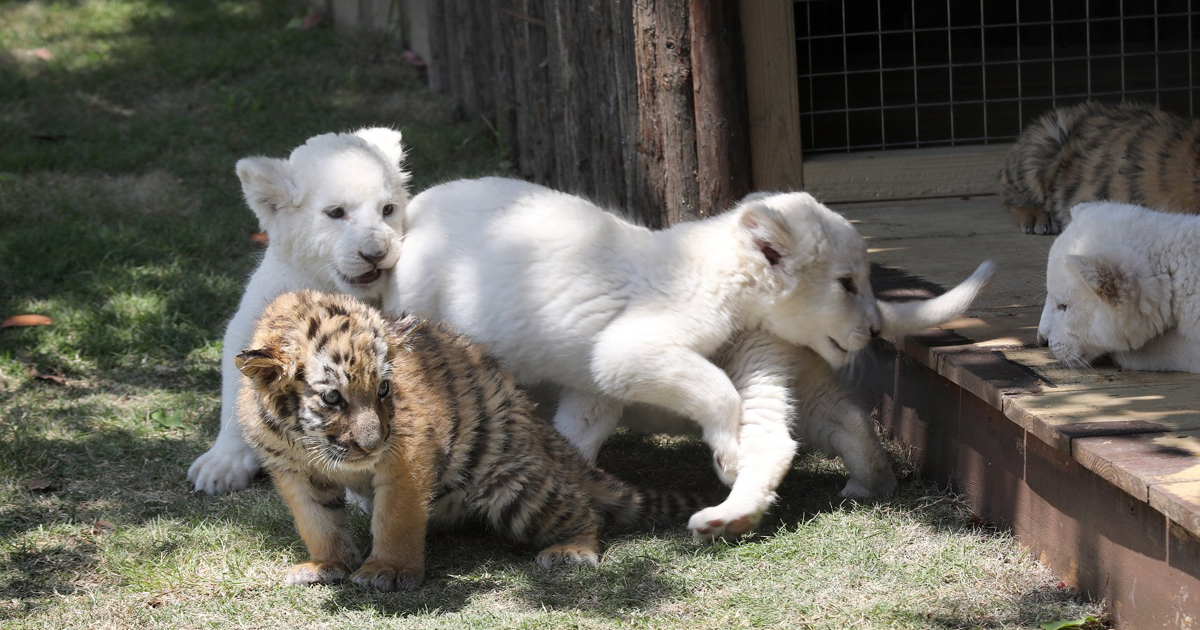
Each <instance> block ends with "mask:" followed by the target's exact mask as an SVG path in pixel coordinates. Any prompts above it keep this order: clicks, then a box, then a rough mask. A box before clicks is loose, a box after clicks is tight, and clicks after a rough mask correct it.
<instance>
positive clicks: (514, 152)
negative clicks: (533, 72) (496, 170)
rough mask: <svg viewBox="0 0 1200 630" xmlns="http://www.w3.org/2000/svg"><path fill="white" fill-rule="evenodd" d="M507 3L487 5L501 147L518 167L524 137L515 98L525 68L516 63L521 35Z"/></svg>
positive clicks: (501, 0) (499, 1) (496, 1)
mask: <svg viewBox="0 0 1200 630" xmlns="http://www.w3.org/2000/svg"><path fill="white" fill-rule="evenodd" d="M507 2H508V0H490V2H488V5H489V6H488V18H489V19H490V20H491V31H492V34H493V35H492V38H491V41H492V87H493V90H494V92H495V96H494V98H495V121H496V122H495V124H496V131H497V133H498V135H499V142H500V147H501V149H502V150H503V151H504V154H505V157H506V158H507V159H508V160H509V161H510V162H512V163H513V164H517V163H518V161H519V160H520V159H521V148H520V143H521V138H520V136H519V135H518V134H517V117H518V116H519V112H518V103H517V95H516V89H517V88H516V85H517V81H518V79H517V74H518V73H524V72H525V71H526V70H525V68H524V67H518V66H517V62H516V51H517V48H518V46H517V41H518V39H519V35H518V33H517V31H518V27H517V25H516V20H513V19H512V15H511V13H507V12H505V11H504V10H503V9H509V10H510V11H511V10H512V9H511V7H509V6H508V5H507V4H502V3H507Z"/></svg>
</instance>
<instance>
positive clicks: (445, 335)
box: [237, 291, 701, 590]
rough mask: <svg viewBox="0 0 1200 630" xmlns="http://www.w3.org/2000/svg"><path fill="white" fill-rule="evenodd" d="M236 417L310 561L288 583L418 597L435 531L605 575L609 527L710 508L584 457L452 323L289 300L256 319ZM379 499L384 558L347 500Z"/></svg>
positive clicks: (327, 298)
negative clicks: (637, 483) (487, 535)
mask: <svg viewBox="0 0 1200 630" xmlns="http://www.w3.org/2000/svg"><path fill="white" fill-rule="evenodd" d="M237 364H238V369H239V370H241V371H242V373H243V375H244V377H245V387H243V388H242V394H241V398H240V399H239V401H238V417H239V420H240V422H241V423H242V427H243V432H244V434H245V436H246V440H247V442H249V443H250V445H251V446H253V447H254V449H255V451H256V452H257V453H258V454H259V455H260V456H261V457H262V459H263V461H264V465H265V466H266V468H267V470H268V471H270V473H271V475H272V478H273V479H274V481H275V484H276V486H277V487H278V489H279V491H280V493H281V494H282V495H283V496H284V498H285V499H286V500H287V502H288V505H289V506H290V507H291V509H292V513H293V515H294V516H295V519H296V525H297V528H298V529H299V531H300V536H301V538H303V539H304V542H305V544H306V545H307V546H308V549H309V553H310V555H311V559H310V560H309V562H306V563H303V564H300V565H296V566H295V567H293V568H292V570H291V571H290V573H289V574H288V582H289V583H294V584H299V583H314V582H332V581H339V580H342V579H345V578H346V577H347V576H349V577H350V579H351V580H353V581H354V582H356V583H358V584H362V585H364V586H371V587H374V588H377V589H380V590H394V589H409V588H414V587H416V586H417V585H418V584H420V582H421V580H422V577H423V575H424V541H425V531H426V526H427V525H438V524H445V525H452V524H456V523H461V522H464V521H477V522H483V523H485V524H487V525H489V526H490V527H491V528H492V529H494V530H496V531H498V532H500V533H502V534H504V535H506V536H507V537H509V538H511V539H512V540H514V541H517V542H519V543H524V544H529V545H534V546H537V547H538V548H540V549H541V552H540V553H539V554H538V557H537V560H538V563H539V564H541V565H543V566H546V567H549V566H552V565H554V564H556V563H559V562H568V563H579V562H582V563H589V564H595V563H596V562H597V560H598V551H599V543H598V541H597V531H598V529H599V527H600V526H601V524H602V522H604V521H611V522H615V523H617V524H619V525H623V526H638V525H641V526H645V525H653V524H667V523H672V522H676V521H681V520H682V519H683V517H684V516H685V515H686V514H688V513H690V512H691V511H692V510H694V509H695V508H696V507H698V506H699V505H700V503H701V500H700V499H699V498H684V497H681V496H678V495H672V494H661V493H656V492H652V491H643V490H638V489H635V488H632V487H630V486H628V485H626V484H624V483H622V482H620V481H618V480H616V479H615V478H613V477H611V476H610V475H608V474H607V473H604V472H603V471H601V470H599V469H597V468H596V467H594V466H593V465H592V464H590V463H588V462H587V461H586V460H584V459H583V457H581V456H580V455H579V454H578V453H577V452H576V451H575V450H574V448H573V447H572V446H571V445H570V444H569V443H568V442H567V441H566V439H565V438H563V437H561V436H560V435H559V434H558V433H557V432H556V431H555V430H554V428H553V427H552V426H551V425H550V424H549V423H548V422H546V421H544V420H542V419H540V418H537V417H536V416H535V415H534V413H533V404H532V403H531V402H530V401H529V400H528V399H527V397H526V396H525V394H524V393H523V392H522V391H521V390H520V389H518V388H517V386H516V382H515V381H514V379H513V378H512V376H510V375H509V374H508V373H507V372H506V371H505V370H504V369H503V368H501V366H500V365H499V363H498V362H497V361H496V360H495V359H494V358H493V357H492V356H491V355H489V354H488V353H487V352H485V351H484V350H483V348H482V347H480V346H478V345H475V344H472V343H471V342H470V341H469V340H468V339H467V338H466V337H464V336H462V335H459V334H457V333H456V332H454V331H453V330H452V329H450V328H449V327H448V326H446V325H444V324H433V323H429V322H427V321H425V320H422V319H418V318H415V317H407V316H406V317H402V318H399V319H392V318H387V317H385V316H383V315H382V314H380V313H379V311H377V310H376V309H374V308H372V307H369V306H367V305H366V304H363V303H362V302H359V301H357V300H355V299H354V298H351V297H348V296H344V295H328V294H321V293H317V292H312V291H302V292H297V293H289V294H285V295H283V296H281V297H279V298H278V299H276V300H275V301H274V302H272V303H271V305H270V306H268V307H267V309H266V311H265V312H264V314H263V315H262V317H261V318H260V319H259V322H258V325H257V328H256V330H255V333H254V336H253V338H252V341H251V349H249V350H246V351H244V352H242V353H241V354H240V355H238V358H237ZM347 488H349V489H350V490H353V491H354V492H356V493H358V494H359V495H362V496H364V497H370V498H372V499H373V512H372V519H371V533H372V537H373V543H372V547H371V549H372V551H371V555H370V556H369V557H368V558H367V559H366V560H365V561H362V560H361V555H360V554H359V552H358V550H357V548H356V547H355V546H354V543H353V541H352V540H351V539H350V536H349V534H348V532H347V529H346V522H345V514H344V510H345V501H344V491H345V489H347Z"/></svg>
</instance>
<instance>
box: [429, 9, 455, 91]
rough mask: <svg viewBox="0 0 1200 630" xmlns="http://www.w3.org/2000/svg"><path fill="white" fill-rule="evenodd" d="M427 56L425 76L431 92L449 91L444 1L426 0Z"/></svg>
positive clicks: (448, 55) (448, 59)
mask: <svg viewBox="0 0 1200 630" xmlns="http://www.w3.org/2000/svg"><path fill="white" fill-rule="evenodd" d="M428 1H429V4H428V7H427V8H428V11H429V13H428V17H427V19H428V28H429V56H428V57H426V58H425V77H426V80H428V82H429V89H430V91H432V92H439V93H446V92H449V91H450V74H449V73H450V67H449V66H450V48H449V45H448V42H447V41H446V2H447V1H448V0H428Z"/></svg>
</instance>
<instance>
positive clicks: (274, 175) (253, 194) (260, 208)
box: [237, 157, 299, 228]
mask: <svg viewBox="0 0 1200 630" xmlns="http://www.w3.org/2000/svg"><path fill="white" fill-rule="evenodd" d="M237 176H238V179H240V180H242V194H243V195H245V197H246V205H248V206H250V209H251V210H253V211H254V214H255V215H257V216H258V222H259V224H260V225H262V227H263V228H266V227H268V225H269V224H270V223H271V222H272V221H273V220H274V219H275V215H277V214H279V213H280V212H281V211H283V210H285V209H287V208H289V207H292V206H295V205H297V201H298V200H297V196H298V192H299V189H298V188H297V187H296V183H295V181H294V180H293V178H292V166H291V165H290V164H289V163H288V162H287V161H286V160H280V159H276V158H268V157H248V158H242V159H240V160H238V163H237Z"/></svg>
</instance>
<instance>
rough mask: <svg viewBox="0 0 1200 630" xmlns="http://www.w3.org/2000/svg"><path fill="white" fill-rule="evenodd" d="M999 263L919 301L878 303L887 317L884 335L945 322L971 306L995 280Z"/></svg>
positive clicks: (986, 265)
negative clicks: (976, 297) (937, 294)
mask: <svg viewBox="0 0 1200 630" xmlns="http://www.w3.org/2000/svg"><path fill="white" fill-rule="evenodd" d="M995 275H996V263H994V262H992V261H990V260H988V261H984V263H983V264H981V265H979V268H978V269H976V270H975V273H973V274H971V277H970V278H967V279H966V280H964V281H963V282H962V283H961V284H959V285H958V286H956V287H954V288H953V289H951V290H949V291H947V292H946V293H944V294H942V295H939V296H938V297H935V298H932V299H929V300H919V301H916V302H902V303H897V302H882V301H881V302H878V304H879V314H880V316H881V318H882V319H883V336H884V337H892V338H894V337H903V336H905V335H912V334H916V333H919V332H921V331H922V330H925V329H926V328H930V327H932V326H938V325H940V324H944V323H946V322H947V321H949V320H951V319H954V318H955V317H958V316H959V315H961V314H962V312H963V311H965V310H967V309H968V308H970V306H971V302H973V301H974V300H975V296H977V295H979V292H980V291H983V290H984V289H986V288H987V287H988V285H989V284H991V283H992V278H993V277H994V276H995Z"/></svg>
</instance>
